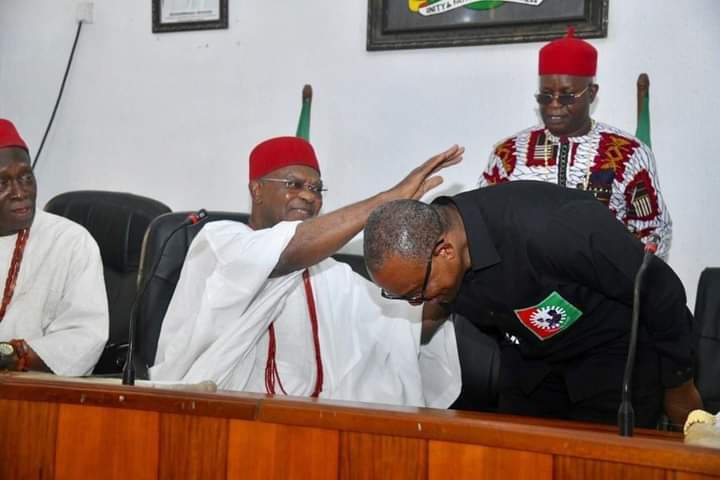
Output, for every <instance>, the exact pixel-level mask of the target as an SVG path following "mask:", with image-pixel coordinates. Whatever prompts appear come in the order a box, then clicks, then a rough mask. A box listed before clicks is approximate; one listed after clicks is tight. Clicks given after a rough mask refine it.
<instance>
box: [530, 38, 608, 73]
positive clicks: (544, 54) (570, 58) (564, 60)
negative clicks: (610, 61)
mask: <svg viewBox="0 0 720 480" xmlns="http://www.w3.org/2000/svg"><path fill="white" fill-rule="evenodd" d="M596 70H597V50H595V47H593V46H592V45H590V44H589V43H588V42H586V41H585V40H580V39H579V38H575V29H574V28H573V27H568V30H567V34H566V35H565V36H564V37H563V38H560V39H557V40H553V41H552V42H550V43H548V44H547V45H545V46H544V47H542V48H541V49H540V62H539V64H538V73H539V74H540V75H573V76H576V77H594V76H595V72H596Z"/></svg>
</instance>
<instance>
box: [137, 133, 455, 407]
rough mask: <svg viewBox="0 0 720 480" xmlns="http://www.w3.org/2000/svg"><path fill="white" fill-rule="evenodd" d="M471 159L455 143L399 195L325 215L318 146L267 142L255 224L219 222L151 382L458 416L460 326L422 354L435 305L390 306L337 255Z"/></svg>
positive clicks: (176, 309) (253, 169) (195, 254)
mask: <svg viewBox="0 0 720 480" xmlns="http://www.w3.org/2000/svg"><path fill="white" fill-rule="evenodd" d="M462 152H463V150H462V149H461V148H458V147H452V148H451V149H449V150H447V151H446V152H443V153H441V154H439V155H436V156H434V157H432V158H431V159H430V160H428V161H427V162H425V163H423V164H422V165H421V166H419V167H418V168H416V169H415V170H413V171H412V172H411V173H410V174H409V175H408V176H407V177H406V178H405V179H404V180H403V181H401V182H400V183H399V184H397V185H396V186H395V187H394V188H392V189H390V190H387V191H385V192H382V193H379V194H377V195H374V196H372V197H370V198H368V199H366V200H364V201H361V202H358V203H355V204H352V205H349V206H347V207H344V208H341V209H339V210H336V211H334V212H331V213H328V214H325V215H320V216H318V212H319V211H320V208H321V207H322V201H323V199H322V194H323V191H324V190H325V188H324V185H323V182H322V180H321V178H320V167H319V165H318V162H317V158H316V156H315V152H314V150H313V147H312V146H311V145H310V144H309V143H308V142H307V141H305V140H303V139H301V138H297V137H280V138H273V139H270V140H267V141H265V142H262V143H260V144H259V145H257V146H256V147H255V148H254V150H253V151H252V153H251V154H250V185H249V189H250V194H251V196H252V211H251V215H250V222H249V223H250V224H249V225H244V224H241V223H236V222H213V223H210V224H208V225H206V226H205V227H204V228H203V230H202V231H201V232H200V233H199V234H198V236H197V237H196V238H195V240H194V241H193V243H192V245H191V246H190V249H189V251H188V255H187V259H186V262H185V265H184V266H183V270H182V273H181V275H180V279H179V282H178V285H177V288H176V290H175V293H174V295H173V298H172V301H171V303H170V306H169V308H168V311H167V314H166V316H165V319H164V321H163V326H162V331H161V333H160V339H159V342H158V350H157V355H156V359H155V366H154V367H152V368H151V370H150V377H151V379H153V380H168V381H185V382H199V381H204V380H212V381H214V382H215V383H217V384H218V386H219V387H220V388H222V389H228V390H240V391H250V392H260V393H268V394H278V395H280V394H282V395H296V396H308V397H320V398H331V399H342V400H354V401H367V402H378V403H390V404H406V405H419V406H424V405H428V406H434V407H447V406H448V405H449V404H450V403H451V402H452V401H453V400H454V399H455V397H456V396H457V394H458V392H459V388H460V385H459V381H460V380H459V365H458V361H457V353H456V350H455V337H454V332H453V330H452V326H451V325H450V326H449V328H448V329H446V330H444V331H442V332H440V334H436V335H435V337H434V338H433V341H432V342H430V343H429V344H427V345H425V346H423V347H422V349H421V348H420V321H421V313H422V312H423V311H422V309H420V308H417V307H410V306H407V305H403V304H398V303H397V302H391V301H387V300H385V299H383V298H382V297H381V296H380V294H379V293H380V292H379V291H378V290H377V288H375V287H374V286H373V285H372V284H371V283H370V282H368V281H366V280H365V279H363V278H362V277H360V276H359V275H357V274H355V273H354V272H352V270H350V268H349V267H348V266H347V265H345V264H343V263H339V262H336V261H334V260H332V259H330V258H328V257H329V256H330V255H331V254H333V253H335V252H336V251H337V250H338V249H339V248H340V247H341V246H342V245H344V244H345V243H347V242H348V241H349V240H350V239H352V238H353V236H355V235H356V234H357V233H358V232H359V231H360V230H361V229H362V228H363V226H364V224H365V220H366V219H367V216H368V215H369V213H370V211H371V210H372V209H373V208H374V207H376V206H378V205H380V204H382V203H384V202H386V201H389V200H393V199H402V198H419V197H421V196H422V195H423V194H424V193H425V192H427V191H428V190H429V189H431V188H434V187H435V186H437V185H438V184H439V182H440V181H441V179H440V178H439V177H437V176H433V174H434V173H435V172H436V171H437V170H439V169H441V168H444V167H446V166H449V165H452V164H454V163H457V162H458V161H459V160H460V156H461V154H462ZM429 314H430V313H429V312H428V313H427V315H429ZM428 359H433V360H432V361H429V362H425V361H426V360H428ZM423 364H425V365H428V366H429V367H430V370H424V369H423V368H422V365H423Z"/></svg>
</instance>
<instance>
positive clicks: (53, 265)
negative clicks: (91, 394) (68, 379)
mask: <svg viewBox="0 0 720 480" xmlns="http://www.w3.org/2000/svg"><path fill="white" fill-rule="evenodd" d="M36 195H37V185H36V183H35V175H34V174H33V170H32V166H31V164H30V154H29V153H28V148H27V145H25V142H24V141H23V140H22V138H20V135H18V132H17V130H16V129H15V126H14V125H13V124H12V123H11V122H9V121H8V120H4V119H0V285H4V291H3V297H2V305H1V306H0V369H9V370H21V371H22V370H39V371H48V372H53V373H56V374H58V375H68V376H78V375H86V374H89V373H90V372H91V371H92V369H93V367H94V366H95V363H96V362H97V360H98V358H99V357H100V354H101V353H102V350H103V347H104V346H105V342H106V341H107V338H108V305H107V294H106V293H105V282H104V280H103V268H102V260H101V258H100V250H99V249H98V246H97V244H96V243H95V240H94V239H93V238H92V236H90V234H89V233H88V232H87V231H86V230H85V229H84V228H82V227H81V226H80V225H78V224H76V223H73V222H71V221H70V220H66V219H64V218H62V217H58V216H56V215H53V214H50V213H46V212H43V211H39V212H36V207H35V197H36ZM3 275H4V276H3Z"/></svg>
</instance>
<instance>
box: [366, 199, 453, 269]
mask: <svg viewBox="0 0 720 480" xmlns="http://www.w3.org/2000/svg"><path fill="white" fill-rule="evenodd" d="M445 227H446V225H445V222H444V220H443V219H442V217H441V215H440V214H439V213H438V211H437V207H435V206H433V205H428V204H427V203H422V202H419V201H417V200H397V201H394V202H388V203H385V204H383V205H381V206H379V207H378V208H376V209H375V210H374V211H373V212H372V213H371V214H370V217H369V218H368V220H367V223H366V224H365V233H364V240H363V242H364V243H363V247H364V251H365V264H366V265H367V268H368V270H370V271H371V272H373V271H377V270H379V269H380V268H382V266H383V263H384V262H385V260H386V259H387V258H388V257H389V256H397V257H400V258H404V259H408V260H418V261H420V262H423V263H424V262H425V261H427V258H428V256H429V255H430V253H431V252H432V249H433V246H434V245H435V242H437V240H438V238H439V237H440V236H441V235H442V233H443V231H444V230H445Z"/></svg>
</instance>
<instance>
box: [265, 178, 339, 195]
mask: <svg viewBox="0 0 720 480" xmlns="http://www.w3.org/2000/svg"><path fill="white" fill-rule="evenodd" d="M261 180H262V181H263V182H276V183H283V184H284V185H285V188H286V189H287V191H288V192H290V193H300V191H301V190H303V189H305V190H307V191H308V192H310V193H314V194H315V195H321V196H322V194H323V192H327V188H323V184H322V182H318V183H311V182H306V181H305V180H299V179H297V178H267V177H265V178H262V179H261Z"/></svg>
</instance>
